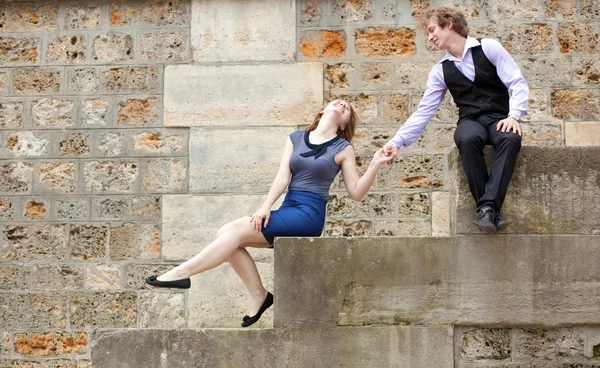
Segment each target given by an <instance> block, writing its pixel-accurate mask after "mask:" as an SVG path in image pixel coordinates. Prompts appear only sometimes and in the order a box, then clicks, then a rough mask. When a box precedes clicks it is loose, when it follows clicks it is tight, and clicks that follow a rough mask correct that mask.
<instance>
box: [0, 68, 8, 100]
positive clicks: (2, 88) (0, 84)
mask: <svg viewBox="0 0 600 368" xmlns="http://www.w3.org/2000/svg"><path fill="white" fill-rule="evenodd" d="M8 80H9V75H8V72H5V71H1V70H0V94H4V93H7V92H8Z"/></svg>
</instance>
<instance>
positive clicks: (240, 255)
mask: <svg viewBox="0 0 600 368" xmlns="http://www.w3.org/2000/svg"><path fill="white" fill-rule="evenodd" d="M228 261H229V264H230V265H231V267H233V269H234V270H235V272H236V273H237V274H238V276H239V277H240V279H242V282H243V283H244V285H246V288H247V289H248V291H249V292H250V297H251V298H252V306H251V307H250V312H249V315H250V316H254V315H256V313H258V310H259V309H260V307H261V305H262V304H263V302H264V301H265V298H266V297H267V290H266V289H265V287H264V286H263V283H262V281H261V279H260V275H259V273H258V269H257V268H256V263H254V260H253V259H252V256H251V255H250V253H248V251H247V250H246V249H245V248H238V249H237V250H236V251H235V252H233V254H232V255H231V257H229V259H228Z"/></svg>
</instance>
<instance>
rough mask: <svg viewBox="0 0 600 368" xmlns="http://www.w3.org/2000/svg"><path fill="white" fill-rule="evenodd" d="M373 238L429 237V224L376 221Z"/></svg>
mask: <svg viewBox="0 0 600 368" xmlns="http://www.w3.org/2000/svg"><path fill="white" fill-rule="evenodd" d="M375 228H376V229H375V236H429V235H430V233H431V224H430V222H429V221H425V220H408V219H407V220H393V221H377V222H376V223H375Z"/></svg>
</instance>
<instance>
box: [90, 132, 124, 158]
mask: <svg viewBox="0 0 600 368" xmlns="http://www.w3.org/2000/svg"><path fill="white" fill-rule="evenodd" d="M125 149H126V143H125V134H123V133H104V134H102V136H101V137H100V143H99V144H98V147H97V152H98V154H99V155H100V156H104V157H117V156H122V155H123V154H124V153H125Z"/></svg>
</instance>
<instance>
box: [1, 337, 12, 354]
mask: <svg viewBox="0 0 600 368" xmlns="http://www.w3.org/2000/svg"><path fill="white" fill-rule="evenodd" d="M10 349H11V337H10V333H8V332H2V333H0V355H6V354H7V353H9V352H10Z"/></svg>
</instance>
